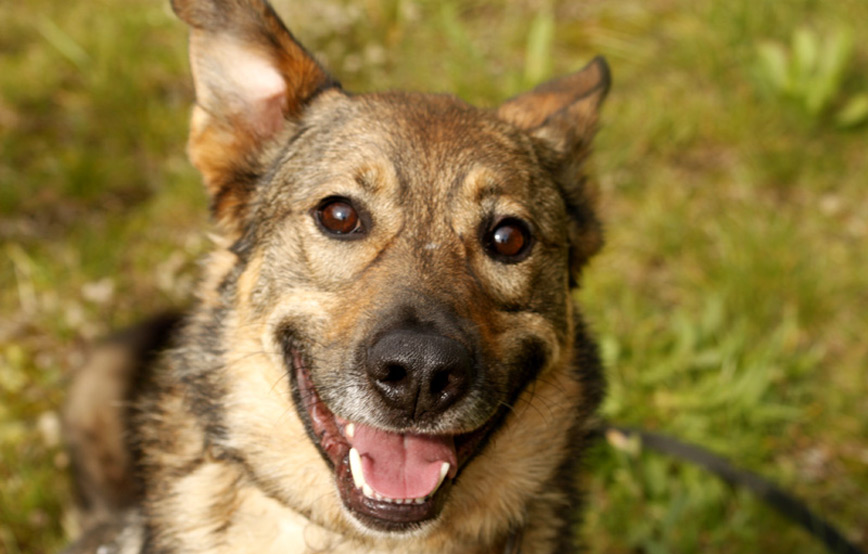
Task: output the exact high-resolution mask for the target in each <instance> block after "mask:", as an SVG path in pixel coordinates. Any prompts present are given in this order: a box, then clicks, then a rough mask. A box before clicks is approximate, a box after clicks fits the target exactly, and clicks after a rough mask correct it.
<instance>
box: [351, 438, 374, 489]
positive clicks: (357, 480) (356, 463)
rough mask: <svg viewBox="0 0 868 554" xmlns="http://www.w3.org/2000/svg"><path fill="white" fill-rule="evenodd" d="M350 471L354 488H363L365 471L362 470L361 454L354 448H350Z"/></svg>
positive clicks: (365, 484)
mask: <svg viewBox="0 0 868 554" xmlns="http://www.w3.org/2000/svg"><path fill="white" fill-rule="evenodd" d="M350 473H352V474H353V483H354V484H355V485H356V488H357V489H362V490H364V487H365V486H367V483H365V473H364V472H363V471H362V456H361V454H359V451H358V450H356V449H355V448H350ZM368 488H370V487H368Z"/></svg>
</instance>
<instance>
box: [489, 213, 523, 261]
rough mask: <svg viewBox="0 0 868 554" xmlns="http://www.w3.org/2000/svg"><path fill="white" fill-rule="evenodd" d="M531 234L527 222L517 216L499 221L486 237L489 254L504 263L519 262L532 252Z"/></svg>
mask: <svg viewBox="0 0 868 554" xmlns="http://www.w3.org/2000/svg"><path fill="white" fill-rule="evenodd" d="M530 245H531V234H530V230H529V229H528V226H527V224H526V223H525V222H524V221H522V220H520V219H515V218H507V219H503V220H501V221H500V222H499V223H497V224H496V225H495V226H494V227H493V228H492V229H491V230H490V231H489V232H488V234H487V236H486V238H485V247H486V249H487V250H488V254H489V255H490V256H491V257H492V258H494V259H495V260H497V261H500V262H503V263H517V262H520V261H522V260H523V259H525V258H526V257H527V254H528V253H529V252H530Z"/></svg>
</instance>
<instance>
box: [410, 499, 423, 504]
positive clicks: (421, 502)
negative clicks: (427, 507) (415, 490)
mask: <svg viewBox="0 0 868 554" xmlns="http://www.w3.org/2000/svg"><path fill="white" fill-rule="evenodd" d="M413 502H415V503H416V504H424V503H425V499H424V498H415V499H414V500H413Z"/></svg>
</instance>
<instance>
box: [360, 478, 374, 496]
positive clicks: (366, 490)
mask: <svg viewBox="0 0 868 554" xmlns="http://www.w3.org/2000/svg"><path fill="white" fill-rule="evenodd" d="M362 494H364V495H365V496H367V497H368V498H374V499H376V497H375V496H374V495H375V494H376V493H375V492H374V489H372V488H371V485H369V484H367V483H364V482H363V483H362Z"/></svg>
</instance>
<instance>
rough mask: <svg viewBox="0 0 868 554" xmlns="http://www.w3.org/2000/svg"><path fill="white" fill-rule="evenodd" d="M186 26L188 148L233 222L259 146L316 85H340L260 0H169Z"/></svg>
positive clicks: (218, 207)
mask: <svg viewBox="0 0 868 554" xmlns="http://www.w3.org/2000/svg"><path fill="white" fill-rule="evenodd" d="M172 8H173V9H174V10H175V13H176V14H177V15H178V17H180V18H181V19H182V20H184V21H185V22H186V23H187V24H188V25H189V26H190V27H191V34H190V62H191V65H192V69H193V81H194V84H195V89H196V106H195V107H194V109H193V118H192V123H191V130H190V142H189V152H190V159H191V161H192V162H193V165H195V166H196V168H197V169H199V171H200V172H201V173H202V176H203V178H204V180H205V185H206V187H207V189H208V192H209V193H210V195H211V199H212V209H213V211H214V213H215V216H216V217H217V219H218V221H220V222H221V223H223V224H225V225H227V226H228V227H229V228H230V229H236V230H237V226H238V223H239V222H240V221H241V219H242V217H243V214H244V211H245V209H246V203H247V200H248V196H249V194H250V192H251V189H252V187H253V182H254V181H255V179H256V178H257V177H258V175H259V174H260V173H261V171H262V169H261V168H260V167H259V160H260V158H261V155H260V154H261V150H262V148H263V147H264V146H266V145H267V144H268V142H269V141H270V140H271V139H273V138H274V137H275V136H276V135H278V134H279V133H280V132H281V131H282V130H283V129H285V127H286V125H287V122H288V121H291V120H293V119H295V118H297V117H298V116H299V115H300V114H301V112H302V110H303V109H304V107H305V105H306V103H307V102H308V101H310V100H311V98H312V97H313V96H315V95H316V94H317V93H318V92H320V91H322V90H324V89H326V88H329V87H333V86H339V85H338V83H337V82H336V81H334V80H333V79H332V78H331V77H330V76H329V75H328V74H326V72H325V71H323V69H322V68H321V67H320V66H319V64H317V62H316V61H315V60H314V59H313V57H312V56H311V55H310V54H308V53H307V52H306V51H305V49H304V47H302V46H301V45H300V44H299V43H298V42H297V41H296V40H295V38H294V37H293V36H292V34H291V33H290V32H289V30H288V29H287V28H286V27H285V26H284V25H283V22H282V21H281V20H280V18H279V17H278V16H277V14H276V13H275V12H274V10H273V9H272V8H271V6H270V5H269V4H268V3H267V2H266V1H265V0H172Z"/></svg>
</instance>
